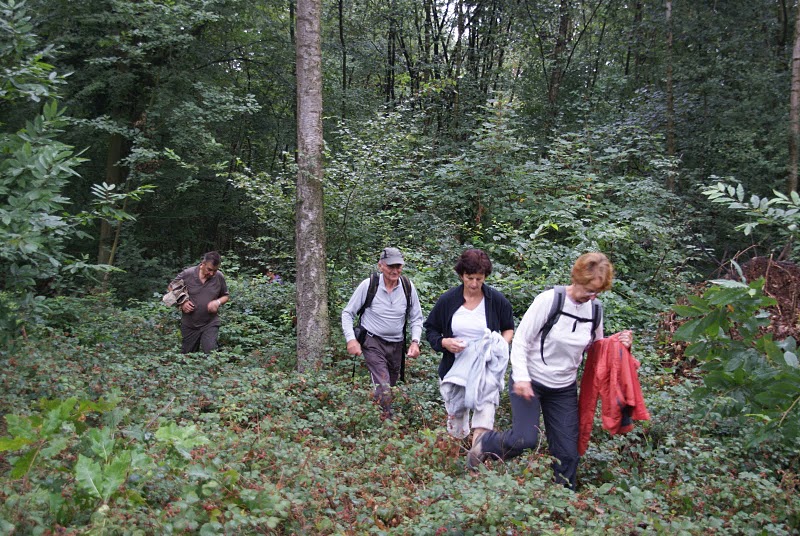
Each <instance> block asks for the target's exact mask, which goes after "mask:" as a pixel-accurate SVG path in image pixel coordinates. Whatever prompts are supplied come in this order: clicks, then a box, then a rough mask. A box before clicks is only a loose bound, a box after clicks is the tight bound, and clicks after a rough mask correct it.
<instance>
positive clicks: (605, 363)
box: [578, 335, 650, 455]
mask: <svg viewBox="0 0 800 536" xmlns="http://www.w3.org/2000/svg"><path fill="white" fill-rule="evenodd" d="M638 368H639V362H638V361H637V360H636V359H635V358H634V357H633V356H632V355H631V353H630V351H629V350H628V349H627V348H625V346H623V344H622V343H621V342H619V339H618V338H617V336H616V335H612V336H611V337H606V338H604V339H600V340H599V341H596V342H595V343H594V344H593V345H592V347H591V348H590V349H589V355H588V356H587V357H586V366H585V368H584V370H583V378H581V392H580V395H579V396H578V422H579V423H580V424H579V435H578V453H579V454H581V455H583V454H584V453H585V452H586V448H587V447H588V446H589V438H590V437H591V435H592V425H593V424H594V414H595V408H596V407H597V397H598V396H599V397H600V400H601V402H602V417H603V429H604V430H608V431H609V432H611V435H614V434H624V433H627V432H630V431H631V430H633V420H637V421H647V420H650V414H649V413H648V412H647V408H645V407H644V397H642V388H641V386H640V385H639V376H638V375H637V373H636V370H637V369H638Z"/></svg>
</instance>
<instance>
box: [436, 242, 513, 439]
mask: <svg viewBox="0 0 800 536" xmlns="http://www.w3.org/2000/svg"><path fill="white" fill-rule="evenodd" d="M455 272H456V273H457V274H458V277H459V279H461V285H459V286H457V287H454V288H451V289H450V290H448V291H447V292H445V293H444V294H442V295H441V296H440V297H439V299H438V300H437V302H436V305H434V307H433V309H432V310H431V312H430V314H429V315H428V319H427V320H426V321H425V323H424V324H423V327H424V328H425V337H426V338H427V339H428V342H429V343H430V345H431V347H433V349H434V350H436V351H437V352H441V353H442V360H441V361H440V363H439V379H440V388H441V391H442V396H443V397H444V399H445V407H446V408H447V413H448V415H447V431H448V432H449V433H450V435H452V436H454V437H457V438H459V439H463V438H465V437H467V436H468V435H469V432H470V422H469V420H470V419H469V417H470V415H469V414H470V411H471V412H472V427H471V428H472V431H473V436H472V441H473V444H475V441H476V440H477V438H479V437H480V436H481V434H483V433H485V432H487V431H489V430H491V429H492V428H494V414H495V409H496V407H497V404H498V403H499V402H500V391H501V390H502V389H503V376H504V375H505V370H506V366H507V364H508V344H509V343H510V342H511V338H512V337H513V335H514V315H513V312H512V310H511V303H510V302H509V301H508V300H507V299H506V297H505V296H503V294H502V293H501V292H500V291H498V290H496V289H494V288H492V287H490V286H489V285H487V284H485V281H486V277H487V276H489V274H491V273H492V262H491V261H490V260H489V256H488V255H487V254H486V252H484V251H483V250H480V249H468V250H466V251H464V253H462V254H461V257H459V259H458V262H457V263H456V265H455Z"/></svg>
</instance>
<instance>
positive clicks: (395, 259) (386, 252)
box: [380, 248, 405, 265]
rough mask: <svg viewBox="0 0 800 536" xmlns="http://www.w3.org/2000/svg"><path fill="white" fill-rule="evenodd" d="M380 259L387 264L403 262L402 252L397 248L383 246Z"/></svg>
mask: <svg viewBox="0 0 800 536" xmlns="http://www.w3.org/2000/svg"><path fill="white" fill-rule="evenodd" d="M380 261H381V262H383V263H385V264H388V265H392V264H405V262H404V261H403V254H402V253H400V250H399V249H397V248H383V251H381V258H380Z"/></svg>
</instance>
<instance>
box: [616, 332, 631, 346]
mask: <svg viewBox="0 0 800 536" xmlns="http://www.w3.org/2000/svg"><path fill="white" fill-rule="evenodd" d="M617 337H618V338H619V342H621V343H622V345H623V346H624V347H625V348H628V349H629V350H630V347H631V345H633V332H632V331H631V330H629V329H626V330H625V331H620V332H619V333H617Z"/></svg>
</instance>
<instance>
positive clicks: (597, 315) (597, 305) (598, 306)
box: [589, 299, 603, 344]
mask: <svg viewBox="0 0 800 536" xmlns="http://www.w3.org/2000/svg"><path fill="white" fill-rule="evenodd" d="M602 320H603V302H601V301H600V300H597V299H595V300H594V302H593V303H592V342H594V333H595V331H597V327H598V326H599V325H600V322H601V321H602ZM589 344H591V343H589Z"/></svg>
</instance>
